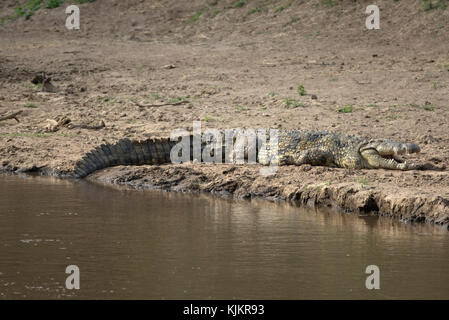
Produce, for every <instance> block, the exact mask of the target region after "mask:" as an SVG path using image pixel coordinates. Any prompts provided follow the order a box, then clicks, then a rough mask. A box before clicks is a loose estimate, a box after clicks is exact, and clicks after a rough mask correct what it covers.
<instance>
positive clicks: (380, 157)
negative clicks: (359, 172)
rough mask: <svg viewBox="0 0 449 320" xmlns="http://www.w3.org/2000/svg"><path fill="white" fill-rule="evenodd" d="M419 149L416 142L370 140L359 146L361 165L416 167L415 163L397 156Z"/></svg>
mask: <svg viewBox="0 0 449 320" xmlns="http://www.w3.org/2000/svg"><path fill="white" fill-rule="evenodd" d="M420 151H421V149H420V148H419V146H418V145H417V144H414V143H402V142H396V141H391V140H370V141H368V142H367V143H365V144H363V145H362V146H361V147H360V148H359V153H360V155H361V157H362V163H363V167H364V168H368V169H377V168H378V169H395V170H412V169H416V165H415V164H413V163H407V162H406V161H404V160H403V159H401V158H400V157H399V156H401V155H407V154H412V153H418V152H420Z"/></svg>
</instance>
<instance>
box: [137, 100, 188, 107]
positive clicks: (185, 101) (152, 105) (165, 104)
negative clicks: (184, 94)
mask: <svg viewBox="0 0 449 320" xmlns="http://www.w3.org/2000/svg"><path fill="white" fill-rule="evenodd" d="M131 102H133V103H134V104H135V105H137V106H139V107H141V108H155V107H163V106H177V105H180V104H185V103H189V101H187V100H182V101H178V102H172V103H162V104H141V103H139V102H136V101H133V100H131Z"/></svg>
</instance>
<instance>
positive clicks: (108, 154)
mask: <svg viewBox="0 0 449 320" xmlns="http://www.w3.org/2000/svg"><path fill="white" fill-rule="evenodd" d="M176 143H177V142H176V141H170V139H166V138H162V139H148V140H143V141H137V140H130V139H127V138H125V139H121V140H119V141H118V142H117V143H115V144H110V143H105V144H102V145H101V146H99V147H96V148H95V149H93V150H91V151H90V152H88V153H86V154H85V155H84V157H83V158H82V159H81V160H79V161H78V162H77V163H76V164H75V176H76V177H77V178H84V177H85V176H87V175H89V174H91V173H93V172H94V171H97V170H100V169H103V168H107V167H112V166H119V165H143V164H164V163H169V162H170V150H171V149H172V147H173V146H174V145H175V144H176Z"/></svg>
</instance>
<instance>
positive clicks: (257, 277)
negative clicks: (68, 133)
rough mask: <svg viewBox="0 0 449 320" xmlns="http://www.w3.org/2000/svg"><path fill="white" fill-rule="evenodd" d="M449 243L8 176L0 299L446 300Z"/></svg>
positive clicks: (435, 236) (208, 200)
mask: <svg viewBox="0 0 449 320" xmlns="http://www.w3.org/2000/svg"><path fill="white" fill-rule="evenodd" d="M448 240H449V235H448V232H447V231H446V230H442V229H438V228H434V227H432V226H427V225H420V226H410V225H405V224H402V223H398V222H395V221H393V220H391V219H388V218H377V217H357V216H355V215H347V214H342V213H337V212H335V211H332V210H330V209H322V210H319V211H316V210H312V209H304V208H297V207H295V206H292V205H289V204H286V203H270V202H267V201H262V200H253V201H240V200H223V199H219V198H217V197H212V196H208V195H182V194H175V193H167V192H162V191H154V192H149V191H134V190H127V189H123V188H120V189H117V188H112V187H110V186H103V185H98V184H93V183H89V182H86V181H77V182H73V181H67V180H59V179H51V178H39V177H37V178H33V177H18V176H1V177H0V298H2V297H3V298H24V297H26V298H65V297H68V298H97V299H103V298H105V299H109V298H148V299H182V298H193V299H220V298H222V299H229V298H244V299H247V298H263V299H271V298H277V299H283V298H285V299H308V298H340V299H352V298H368V299H370V298H436V299H438V298H446V299H447V298H449V276H448V274H447V266H448V265H449V250H448V249H447V245H448ZM69 264H76V265H78V266H79V267H80V270H81V290H79V291H69V290H67V289H65V287H64V283H65V277H66V274H65V273H64V271H65V267H66V266H67V265H69ZM370 264H376V265H378V266H379V267H380V270H381V290H378V291H374V290H373V291H369V290H367V289H366V288H365V285H364V284H365V277H366V275H365V273H364V271H365V268H366V266H367V265H370Z"/></svg>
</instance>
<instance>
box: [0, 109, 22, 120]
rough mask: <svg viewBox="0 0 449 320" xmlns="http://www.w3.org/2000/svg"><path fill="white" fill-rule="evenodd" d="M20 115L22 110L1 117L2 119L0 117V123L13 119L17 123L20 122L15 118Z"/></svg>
mask: <svg viewBox="0 0 449 320" xmlns="http://www.w3.org/2000/svg"><path fill="white" fill-rule="evenodd" d="M21 113H22V110H20V111H17V112H14V113H11V114H9V115H6V116H3V117H0V121H3V120H8V119H14V120H16V121H17V122H20V121H19V119H18V118H17V116H18V115H19V114H21Z"/></svg>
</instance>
